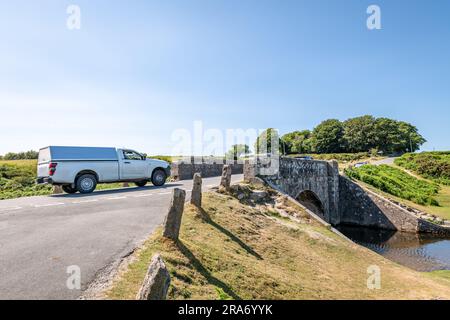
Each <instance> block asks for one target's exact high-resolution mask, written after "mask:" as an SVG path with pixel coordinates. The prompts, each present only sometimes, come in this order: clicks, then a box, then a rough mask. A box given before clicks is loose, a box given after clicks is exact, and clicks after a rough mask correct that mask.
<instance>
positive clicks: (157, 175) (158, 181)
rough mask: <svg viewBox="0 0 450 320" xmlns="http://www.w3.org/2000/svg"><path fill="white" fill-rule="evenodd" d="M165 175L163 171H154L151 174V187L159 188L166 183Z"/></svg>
mask: <svg viewBox="0 0 450 320" xmlns="http://www.w3.org/2000/svg"><path fill="white" fill-rule="evenodd" d="M166 179H167V175H166V173H165V172H164V170H160V169H158V170H155V171H154V172H153V174H152V183H153V185H155V186H157V187H160V186H163V185H164V184H165V183H166Z"/></svg>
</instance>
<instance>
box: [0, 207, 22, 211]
mask: <svg viewBox="0 0 450 320" xmlns="http://www.w3.org/2000/svg"><path fill="white" fill-rule="evenodd" d="M20 209H22V207H10V208H4V209H0V212H6V211H14V210H20Z"/></svg>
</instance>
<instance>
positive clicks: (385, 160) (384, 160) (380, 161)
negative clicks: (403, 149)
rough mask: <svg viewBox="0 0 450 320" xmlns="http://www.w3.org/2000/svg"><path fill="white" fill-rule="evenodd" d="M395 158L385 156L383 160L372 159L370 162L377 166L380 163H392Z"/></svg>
mask: <svg viewBox="0 0 450 320" xmlns="http://www.w3.org/2000/svg"><path fill="white" fill-rule="evenodd" d="M395 159H397V158H396V157H391V158H385V159H383V160H378V161H374V162H373V163H372V164H373V165H376V166H379V165H382V164H387V165H392V164H394V161H395Z"/></svg>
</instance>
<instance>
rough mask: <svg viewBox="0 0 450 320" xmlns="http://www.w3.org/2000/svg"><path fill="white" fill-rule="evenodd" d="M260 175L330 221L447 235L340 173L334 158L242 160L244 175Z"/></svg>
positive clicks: (448, 233) (448, 230)
mask: <svg viewBox="0 0 450 320" xmlns="http://www.w3.org/2000/svg"><path fill="white" fill-rule="evenodd" d="M255 178H260V179H263V180H264V181H265V182H266V183H268V184H269V185H270V186H272V187H275V188H276V189H278V190H280V191H281V192H283V193H285V194H287V195H289V196H291V197H292V198H294V199H296V200H297V201H299V202H300V203H302V204H303V205H304V206H305V207H307V208H308V209H310V210H311V211H313V212H314V213H316V214H317V215H318V216H320V217H321V218H322V219H323V220H325V221H326V222H328V223H330V224H332V225H339V224H346V225H357V226H364V227H371V228H380V229H387V230H401V231H407V232H416V233H417V232H427V233H437V234H443V235H446V236H450V228H445V227H442V226H438V225H436V224H433V223H431V222H428V221H426V220H422V219H419V218H417V217H416V216H415V215H413V214H412V213H411V212H409V211H408V210H407V209H405V208H403V207H400V206H399V205H397V204H395V203H394V202H392V201H390V200H389V199H386V198H384V197H381V196H380V195H378V194H375V193H374V192H371V191H369V190H366V189H364V188H362V187H361V186H360V185H359V184H357V183H355V182H354V181H352V180H350V179H348V178H346V177H344V176H341V175H339V168H338V163H337V162H336V161H316V160H300V159H295V158H286V157H281V158H279V157H267V158H259V159H255V160H252V161H246V163H245V164H244V179H245V180H246V181H247V182H252V180H254V179H255Z"/></svg>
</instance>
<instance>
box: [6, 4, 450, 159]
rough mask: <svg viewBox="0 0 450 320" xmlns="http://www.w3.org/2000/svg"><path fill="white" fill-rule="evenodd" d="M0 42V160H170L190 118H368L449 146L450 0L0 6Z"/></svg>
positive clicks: (275, 122) (214, 123) (282, 123)
mask: <svg viewBox="0 0 450 320" xmlns="http://www.w3.org/2000/svg"><path fill="white" fill-rule="evenodd" d="M70 4H76V5H79V6H80V8H81V14H82V16H81V30H79V31H69V30H68V29H67V27H66V19H67V17H68V15H67V13H66V9H67V6H68V5H70ZM370 4H377V5H379V6H380V8H381V12H382V30H375V31H369V30H368V29H367V27H366V19H367V17H368V15H367V14H366V9H367V7H368V6H369V5H370ZM0 35H1V42H0V111H1V113H0V115H1V119H2V120H1V126H0V136H1V144H0V154H3V153H6V152H8V151H21V150H28V149H38V148H39V147H42V146H46V145H55V144H59V145H61V144H62V145H99V146H104V145H107V146H129V147H133V148H136V149H138V150H141V151H143V152H147V153H150V154H161V153H163V154H164V153H166V154H167V153H170V152H171V150H172V148H173V142H172V141H171V134H172V132H173V130H175V129H177V128H186V129H192V126H193V121H195V120H201V121H203V123H204V126H205V127H206V128H218V129H222V130H225V129H227V128H243V129H247V128H257V129H260V128H267V127H275V128H278V129H279V130H280V132H281V133H286V132H289V131H293V130H296V129H305V128H307V129H312V128H313V127H314V126H315V125H316V124H317V123H318V122H320V121H321V120H323V119H326V118H338V119H341V120H345V119H347V118H349V117H353V116H358V115H364V114H372V115H374V116H384V117H392V118H395V119H398V120H404V121H408V122H411V123H413V124H415V125H416V126H417V127H418V128H419V130H420V132H421V133H422V134H423V135H424V136H425V138H426V139H427V140H428V141H429V142H428V143H427V144H426V145H425V146H424V148H423V149H424V150H432V149H433V148H435V149H437V150H439V149H446V150H450V125H449V122H450V121H449V120H450V1H444V0H442V1H425V0H422V1H406V0H395V1H378V0H372V1H365V0H342V1H337V0H328V1H317V0H314V1H313V0H311V1H300V0H293V1H287V0H284V1H275V0H274V1H266V0H258V1H257V0H243V1H242V0H239V1H238V0H202V1H199V0H189V1H187V0H180V1H173V0H161V1H148V0H147V1H144V0H142V1H139V0H133V1H110V0H95V1H92V0H90V1H87V0H72V1H61V0H58V1H56V0H55V1H44V0H40V1H35V0H29V1H5V0H2V1H1V3H0Z"/></svg>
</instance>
